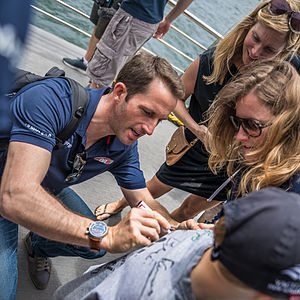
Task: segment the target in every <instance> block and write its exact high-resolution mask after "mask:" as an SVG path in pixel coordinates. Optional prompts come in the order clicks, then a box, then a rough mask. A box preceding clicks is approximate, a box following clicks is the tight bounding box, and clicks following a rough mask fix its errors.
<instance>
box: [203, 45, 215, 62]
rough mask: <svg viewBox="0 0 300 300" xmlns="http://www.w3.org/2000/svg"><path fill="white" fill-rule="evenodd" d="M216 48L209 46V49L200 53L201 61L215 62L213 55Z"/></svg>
mask: <svg viewBox="0 0 300 300" xmlns="http://www.w3.org/2000/svg"><path fill="white" fill-rule="evenodd" d="M215 50H216V48H215V47H212V48H208V49H207V50H205V51H204V52H202V53H201V54H200V61H201V63H204V62H206V63H210V64H211V63H212V62H213V57H214V53H215Z"/></svg>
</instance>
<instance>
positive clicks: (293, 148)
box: [208, 62, 300, 199]
mask: <svg viewBox="0 0 300 300" xmlns="http://www.w3.org/2000/svg"><path fill="white" fill-rule="evenodd" d="M299 95H300V77H299V75H298V74H297V72H296V70H295V69H294V68H293V67H292V66H291V65H290V64H289V63H288V62H281V63H279V64H277V63H276V62H263V63H260V64H257V65H254V66H250V67H248V68H245V70H242V71H241V74H240V75H239V76H238V77H237V78H236V79H235V80H233V81H232V82H231V83H229V84H228V85H226V86H225V87H224V88H223V89H222V91H221V92H220V93H219V95H218V97H217V100H216V101H215V102H214V104H213V105H212V106H211V107H210V110H209V125H208V130H209V132H210V133H211V134H210V138H209V144H208V145H209V147H208V148H209V151H210V157H209V166H210V168H211V169H212V170H213V171H214V173H217V172H218V170H220V169H223V168H224V167H226V168H227V173H228V175H229V176H230V175H232V174H233V173H234V172H236V170H237V169H240V172H239V174H238V175H237V176H236V177H235V178H234V179H233V182H234V184H233V188H232V192H231V196H230V199H235V198H237V197H241V196H245V195H246V194H247V193H249V192H252V191H257V190H260V189H262V188H265V187H270V186H273V187H280V188H282V189H284V190H286V191H289V192H296V193H298V194H300V98H299Z"/></svg>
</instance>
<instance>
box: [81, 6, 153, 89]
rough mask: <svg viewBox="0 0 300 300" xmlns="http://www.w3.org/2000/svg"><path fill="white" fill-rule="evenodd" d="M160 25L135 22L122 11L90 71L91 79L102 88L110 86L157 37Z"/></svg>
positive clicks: (90, 66)
mask: <svg viewBox="0 0 300 300" xmlns="http://www.w3.org/2000/svg"><path fill="white" fill-rule="evenodd" d="M157 27H158V23H157V24H150V23H146V22H143V21H141V20H139V19H136V18H133V17H132V16H131V15H130V14H128V13H127V12H125V11H124V10H123V9H121V8H119V9H118V11H117V12H116V13H115V15H114V16H113V18H112V19H111V22H110V23H109V24H108V26H107V30H105V33H104V35H103V36H102V38H101V40H100V41H99V43H98V44H97V49H96V51H95V54H94V56H93V58H92V59H91V60H90V62H89V64H88V68H87V75H88V76H89V77H90V79H91V80H92V81H93V82H95V83H96V84H99V85H101V86H109V85H111V83H112V82H113V80H114V79H115V76H116V75H117V74H118V72H119V71H120V70H121V68H122V67H123V66H124V64H125V63H126V62H127V61H128V60H129V59H130V58H131V57H132V56H133V55H134V54H135V53H136V52H137V51H138V50H139V49H140V48H141V47H142V46H143V45H144V44H145V43H146V42H147V41H148V40H149V39H150V38H151V37H152V36H153V34H154V33H155V31H156V29H157Z"/></svg>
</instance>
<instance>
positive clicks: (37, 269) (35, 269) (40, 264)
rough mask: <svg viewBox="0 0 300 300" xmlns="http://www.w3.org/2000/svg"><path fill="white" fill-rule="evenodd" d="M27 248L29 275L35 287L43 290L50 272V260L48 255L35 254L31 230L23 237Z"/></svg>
mask: <svg viewBox="0 0 300 300" xmlns="http://www.w3.org/2000/svg"><path fill="white" fill-rule="evenodd" d="M24 244H25V248H26V250H27V255H28V256H27V258H28V271H29V276H30V279H31V281H32V282H33V284H34V285H35V287H36V288H37V289H39V290H44V289H45V288H46V287H47V285H48V282H49V279H50V273H51V260H50V258H48V257H40V256H35V255H34V253H33V249H32V245H31V232H29V233H28V234H27V235H26V237H25V239H24Z"/></svg>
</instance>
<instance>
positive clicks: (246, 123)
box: [229, 116, 271, 137]
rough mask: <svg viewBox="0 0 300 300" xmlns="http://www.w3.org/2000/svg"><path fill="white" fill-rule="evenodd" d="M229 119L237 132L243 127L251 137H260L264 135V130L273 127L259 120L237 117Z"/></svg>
mask: <svg viewBox="0 0 300 300" xmlns="http://www.w3.org/2000/svg"><path fill="white" fill-rule="evenodd" d="M229 119H230V121H231V123H232V125H233V127H234V129H235V130H236V131H239V129H240V127H241V126H242V128H243V130H244V131H245V132H246V134H247V135H249V136H251V137H259V136H260V135H261V133H262V130H263V128H266V127H268V126H270V125H271V123H268V124H262V123H261V122H259V121H257V120H253V119H243V118H239V117H237V116H229Z"/></svg>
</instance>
